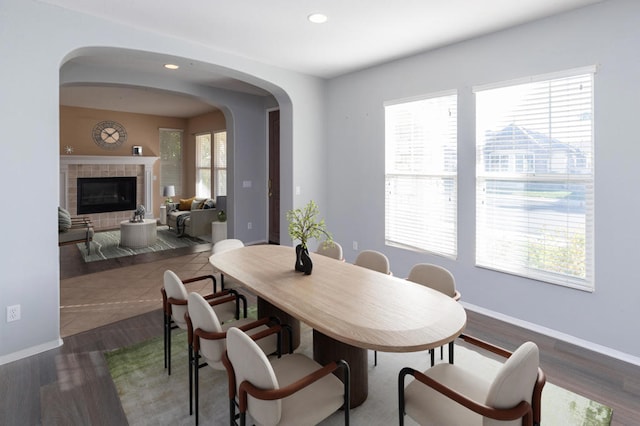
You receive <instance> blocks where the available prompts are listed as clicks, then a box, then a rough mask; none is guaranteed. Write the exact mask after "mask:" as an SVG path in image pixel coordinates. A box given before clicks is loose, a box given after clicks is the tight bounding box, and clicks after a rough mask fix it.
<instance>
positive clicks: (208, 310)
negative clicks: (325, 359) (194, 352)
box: [187, 292, 226, 370]
mask: <svg viewBox="0 0 640 426" xmlns="http://www.w3.org/2000/svg"><path fill="white" fill-rule="evenodd" d="M187 300H188V305H187V306H188V309H189V317H190V318H191V324H192V325H193V330H194V331H195V330H198V329H200V330H202V331H206V332H209V333H222V332H223V329H222V325H221V324H220V321H219V320H218V316H217V315H216V313H215V311H214V310H213V308H212V307H211V305H209V303H208V302H207V300H206V299H205V298H204V297H202V295H200V294H198V293H195V292H194V293H190V294H189V297H188V299H187ZM199 346H200V349H199V352H200V355H201V356H202V357H204V358H205V359H206V360H207V364H209V365H210V366H211V367H213V368H215V369H216V370H224V365H222V355H223V354H224V351H225V350H226V345H225V339H219V340H211V339H199Z"/></svg>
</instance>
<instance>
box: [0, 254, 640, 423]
mask: <svg viewBox="0 0 640 426" xmlns="http://www.w3.org/2000/svg"><path fill="white" fill-rule="evenodd" d="M61 249H64V247H63V248H61ZM190 250H197V249H193V248H191V249H190ZM189 252H192V251H187V253H184V254H188V253H189ZM182 254H183V253H171V255H182ZM168 255H170V254H168V253H165V254H162V253H157V254H154V255H151V256H146V255H145V256H143V257H140V256H136V257H135V259H134V258H130V259H127V260H121V261H117V262H116V261H106V263H104V264H101V265H90V264H84V263H77V262H76V263H74V262H73V261H72V260H67V264H64V265H61V275H63V276H65V277H71V276H76V275H78V274H84V273H89V272H97V271H101V270H105V269H106V268H116V267H121V266H125V265H126V264H132V263H130V262H151V261H154V260H157V259H158V257H157V256H168ZM61 257H62V258H67V256H61ZM116 260H117V259H116ZM94 263H102V262H94ZM74 265H75V266H74ZM92 269H93V270H92ZM161 324H162V317H161V312H160V310H157V311H154V312H149V313H147V314H143V315H139V316H136V317H133V318H130V319H127V320H123V321H119V322H117V323H114V324H110V325H107V326H103V327H100V328H96V329H93V330H90V331H87V332H83V333H80V334H76V335H73V336H69V337H67V338H65V339H64V345H63V346H61V347H60V348H57V349H53V350H50V351H47V352H44V353H41V354H38V355H35V356H32V357H28V358H25V359H22V360H19V361H15V362H12V363H9V364H5V365H2V366H0V425H7V426H9V425H16V426H18V425H20V426H22V425H126V424H127V420H126V417H125V415H124V412H123V411H122V407H121V405H120V401H119V399H118V395H117V392H116V390H115V387H114V385H113V382H112V381H111V378H110V376H109V373H108V370H107V367H106V363H105V361H104V357H103V352H104V351H107V350H112V349H117V348H120V347H125V346H129V345H132V344H134V343H137V342H141V341H144V340H146V339H149V338H151V337H154V336H159V335H161V333H162V326H161ZM466 333H467V334H470V335H473V336H476V337H479V338H481V339H485V340H488V341H490V342H492V343H495V344H498V345H500V346H503V347H505V348H507V349H513V348H515V347H517V346H518V345H519V344H521V343H522V342H524V341H527V340H532V341H534V342H536V343H537V344H538V346H539V347H540V350H541V364H542V368H543V369H544V370H545V373H546V374H547V379H548V381H550V382H552V383H554V384H556V385H558V386H562V387H564V388H567V389H570V390H572V391H574V392H576V393H578V394H581V395H584V396H586V397H588V398H591V399H594V400H597V401H599V402H601V403H603V404H606V405H609V406H610V407H612V408H613V421H612V424H613V425H638V424H640V368H639V367H638V366H635V365H630V364H627V363H624V362H621V361H619V360H615V359H613V358H609V357H607V356H604V355H601V354H597V353H593V352H590V351H587V350H584V349H582V348H579V347H576V346H574V345H571V344H568V343H566V342H563V341H559V340H556V339H553V338H550V337H548V336H544V335H539V334H537V333H534V332H531V331H529V330H526V329H522V328H520V327H517V326H513V325H511V324H508V323H505V322H502V321H499V320H495V319H493V318H489V317H486V316H483V315H480V314H477V313H473V312H468V325H467V329H466ZM630 338H631V336H630ZM543 422H544V419H543ZM552 426H556V425H552Z"/></svg>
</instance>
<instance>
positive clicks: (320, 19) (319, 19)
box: [307, 13, 329, 24]
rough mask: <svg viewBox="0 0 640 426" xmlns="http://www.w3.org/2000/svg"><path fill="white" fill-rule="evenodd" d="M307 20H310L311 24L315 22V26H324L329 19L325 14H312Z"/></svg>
mask: <svg viewBox="0 0 640 426" xmlns="http://www.w3.org/2000/svg"><path fill="white" fill-rule="evenodd" d="M307 19H308V20H309V22H313V23H314V24H324V23H325V22H327V19H329V18H327V15H325V14H323V13H312V14H311V15H309V16H307Z"/></svg>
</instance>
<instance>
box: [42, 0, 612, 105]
mask: <svg viewBox="0 0 640 426" xmlns="http://www.w3.org/2000/svg"><path fill="white" fill-rule="evenodd" d="M40 1H41V2H44V3H50V4H53V5H57V6H60V7H63V8H68V9H72V10H76V11H78V12H81V13H86V14H90V15H95V16H99V17H101V18H106V19H112V20H114V21H117V22H120V23H123V24H125V25H130V26H132V27H136V28H144V29H147V30H149V31H153V32H158V33H163V34H165V35H170V36H174V37H176V38H180V39H186V40H190V41H193V42H196V43H199V44H203V45H208V46H211V47H212V48H214V49H216V50H220V51H224V52H228V53H232V54H235V55H238V56H242V57H247V58H251V59H253V60H256V61H259V62H263V63H266V64H271V65H274V66H278V67H281V68H286V69H290V70H294V71H297V72H301V73H305V74H309V75H313V76H317V77H321V78H331V77H335V76H338V75H341V74H345V73H348V72H352V71H355V70H358V69H362V68H367V67H370V66H372V65H376V64H379V63H383V62H387V61H391V60H394V59H397V58H400V57H404V56H408V55H412V54H416V53H419V52H423V51H427V50H431V49H435V48H439V47H442V46H445V45H448V44H452V43H456V42H459V41H462V40H465V39H469V38H473V37H477V36H480V35H483V34H488V33H491V32H495V31H499V30H502V29H505V28H509V27H512V26H515V25H519V24H522V23H525V22H529V21H533V20H536V19H540V18H543V17H547V16H551V15H554V14H558V13H562V12H564V11H568V10H571V9H576V8H579V7H582V6H586V5H589V4H593V3H598V2H600V1H603V0H401V1H398V2H392V1H389V0H304V1H301V0H271V1H264V0H242V1H224V2H223V1H220V0H187V1H183V2H169V1H166V0H135V1H131V0H91V1H89V0H40ZM313 12H322V13H324V14H326V15H327V16H328V18H329V19H328V21H327V22H326V23H325V24H312V23H310V22H308V21H307V16H308V15H309V14H311V13H313ZM258 35H259V36H258ZM85 59H86V58H85ZM76 60H78V61H83V58H77V59H76ZM86 60H87V61H89V62H92V63H93V65H97V66H99V65H100V64H99V63H96V62H95V60H91V59H86ZM118 62H119V63H122V62H124V61H122V62H121V61H118ZM111 63H113V62H111ZM142 65H143V64H138V66H142ZM123 66H124V65H123ZM154 66H155V65H154ZM188 78H190V79H196V80H197V79H200V80H202V81H206V84H208V85H211V86H214V87H227V88H230V89H231V90H239V91H243V92H249V93H252V92H253V91H255V90H257V88H255V87H252V86H246V85H244V84H242V82H239V81H237V80H233V79H228V78H227V79H221V78H222V77H221V76H214V75H211V73H208V74H207V75H191V76H189V77H188ZM76 89H78V88H76ZM64 92H66V89H63V90H62V92H61V95H63V101H64V100H65V99H66V98H67V94H66V93H64ZM80 92H81V91H80V90H75V93H73V94H69V95H68V98H69V99H71V98H75V99H76V100H77V99H78V98H79V97H80V96H81V93H80ZM255 93H256V94H260V91H257V92H255ZM132 94H133V93H132ZM135 95H136V96H144V95H145V93H144V92H143V93H137V92H136V93H135ZM93 98H94V99H96V97H93ZM114 98H115V99H118V96H114ZM150 100H151V101H153V99H150ZM103 102H106V101H103Z"/></svg>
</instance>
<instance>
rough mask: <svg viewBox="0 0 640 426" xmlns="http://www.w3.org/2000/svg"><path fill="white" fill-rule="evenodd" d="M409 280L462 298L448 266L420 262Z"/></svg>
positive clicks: (450, 347) (454, 297) (432, 354)
mask: <svg viewBox="0 0 640 426" xmlns="http://www.w3.org/2000/svg"><path fill="white" fill-rule="evenodd" d="M407 280H409V281H412V282H414V283H418V284H422V285H424V286H426V287H429V288H432V289H434V290H437V291H439V292H440V293H444V294H446V295H447V296H449V297H451V298H452V299H453V300H460V292H459V291H458V290H457V289H456V280H455V278H454V277H453V274H452V273H451V272H449V270H447V269H446V268H443V267H442V266H439V265H433V264H431V263H418V264H416V265H414V266H413V267H412V268H411V271H410V272H409V276H408V277H407ZM453 347H454V345H453V342H450V343H449V362H450V363H451V364H453ZM429 352H430V354H431V366H432V367H433V365H434V364H435V350H434V349H431V350H430V351H429ZM440 359H442V346H441V347H440Z"/></svg>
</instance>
